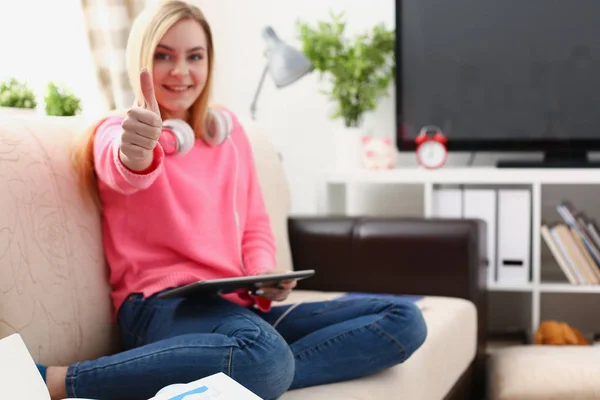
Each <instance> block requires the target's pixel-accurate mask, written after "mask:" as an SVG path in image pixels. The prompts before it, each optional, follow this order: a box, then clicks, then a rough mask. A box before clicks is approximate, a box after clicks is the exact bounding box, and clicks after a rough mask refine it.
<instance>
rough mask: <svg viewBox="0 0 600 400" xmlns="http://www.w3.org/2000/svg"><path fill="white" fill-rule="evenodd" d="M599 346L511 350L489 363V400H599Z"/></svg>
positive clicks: (495, 353) (493, 355)
mask: <svg viewBox="0 0 600 400" xmlns="http://www.w3.org/2000/svg"><path fill="white" fill-rule="evenodd" d="M598 360H600V346H545V345H544V346H535V345H532V346H525V345H524V346H512V347H507V348H504V349H500V350H496V351H494V352H493V353H492V354H491V356H490V363H489V382H490V388H489V398H490V400H513V399H527V400H542V399H543V400H548V399H560V400H592V399H600V379H599V378H598V377H600V362H598Z"/></svg>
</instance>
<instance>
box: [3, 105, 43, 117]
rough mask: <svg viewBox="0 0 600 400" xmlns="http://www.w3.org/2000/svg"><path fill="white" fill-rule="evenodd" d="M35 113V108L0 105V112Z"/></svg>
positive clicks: (11, 113)
mask: <svg viewBox="0 0 600 400" xmlns="http://www.w3.org/2000/svg"><path fill="white" fill-rule="evenodd" d="M36 113H37V109H35V108H19V107H0V114H10V115H23V116H27V115H34V114H36Z"/></svg>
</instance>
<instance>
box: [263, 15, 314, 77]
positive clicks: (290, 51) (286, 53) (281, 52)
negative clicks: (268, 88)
mask: <svg viewBox="0 0 600 400" xmlns="http://www.w3.org/2000/svg"><path fill="white" fill-rule="evenodd" d="M263 37H264V39H265V41H266V42H267V52H266V57H267V60H268V68H269V73H270V74H271V78H272V79H273V81H274V82H275V86H277V88H282V87H284V86H287V85H289V84H291V83H294V82H295V81H297V80H298V79H300V78H301V77H303V76H304V75H306V74H308V73H310V72H312V70H313V68H314V66H313V65H312V63H311V62H310V60H309V59H308V58H307V57H306V56H305V55H304V53H302V52H301V51H300V50H297V49H295V48H293V47H291V46H289V45H287V44H285V43H284V42H283V41H281V40H280V39H279V38H278V37H277V34H276V33H275V31H274V30H273V28H271V27H266V28H265V29H264V30H263Z"/></svg>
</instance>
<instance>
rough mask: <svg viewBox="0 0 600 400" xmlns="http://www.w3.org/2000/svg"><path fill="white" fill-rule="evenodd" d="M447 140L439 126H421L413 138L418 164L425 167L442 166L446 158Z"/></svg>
mask: <svg viewBox="0 0 600 400" xmlns="http://www.w3.org/2000/svg"><path fill="white" fill-rule="evenodd" d="M447 142H448V140H447V139H446V137H445V136H444V134H443V133H442V130H441V129H440V128H439V127H437V126H435V125H427V126H424V127H423V128H421V131H420V132H419V135H418V136H417V138H416V139H415V143H416V144H417V149H416V155H417V161H418V162H419V164H420V165H421V166H423V167H425V168H427V169H435V168H440V167H442V166H443V165H444V164H445V163H446V159H447V158H448V150H447V148H446V143H447Z"/></svg>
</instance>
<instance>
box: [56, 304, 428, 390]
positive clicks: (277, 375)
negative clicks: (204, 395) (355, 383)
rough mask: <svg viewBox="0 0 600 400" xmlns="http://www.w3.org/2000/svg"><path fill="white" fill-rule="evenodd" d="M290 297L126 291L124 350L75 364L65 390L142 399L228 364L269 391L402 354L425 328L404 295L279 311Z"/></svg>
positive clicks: (366, 369) (340, 375) (367, 367)
mask: <svg viewBox="0 0 600 400" xmlns="http://www.w3.org/2000/svg"><path fill="white" fill-rule="evenodd" d="M289 307H291V306H289V305H285V306H274V307H273V308H272V310H271V311H270V312H268V313H263V312H261V311H259V310H255V309H253V308H245V307H242V306H239V305H237V304H234V303H232V302H229V301H227V300H224V299H221V298H219V297H214V298H206V299H202V300H201V301H200V300H195V301H192V300H184V299H181V298H172V299H159V298H157V297H156V296H152V297H149V298H147V299H144V298H143V297H142V296H141V295H139V294H133V295H130V296H129V297H128V298H127V300H126V301H125V303H124V304H123V306H122V307H121V309H120V310H119V314H118V325H119V329H120V333H121V338H122V341H123V344H124V346H125V350H124V351H123V352H120V353H118V354H114V355H110V356H106V357H102V358H99V359H97V360H90V361H83V362H78V363H74V364H72V365H71V366H70V367H69V370H68V373H67V380H66V384H67V393H68V395H69V397H84V398H96V399H103V400H104V399H110V400H119V399H129V400H132V399H144V400H145V399H148V398H150V397H152V396H154V395H155V394H156V392H158V391H159V390H160V389H162V388H163V387H165V386H167V385H170V384H173V383H187V382H192V381H195V380H197V379H200V378H202V377H205V376H208V375H212V374H215V373H218V372H223V373H225V374H227V375H229V376H230V377H232V378H233V379H235V380H236V381H237V382H239V383H240V384H242V385H244V386H245V387H247V388H248V389H249V390H251V391H252V392H254V393H256V394H257V395H258V396H259V397H261V398H263V399H265V400H271V399H277V398H279V397H280V396H281V395H283V393H285V392H286V391H287V390H290V389H296V388H301V387H307V386H313V385H320V384H327V383H331V382H338V381H344V380H349V379H354V378H359V377H362V376H365V375H369V374H372V373H375V372H377V371H380V370H383V369H385V368H389V367H392V366H393V365H396V364H399V363H402V362H404V361H405V360H406V359H408V358H409V357H410V356H411V354H412V353H413V352H414V351H415V350H417V349H418V348H419V347H420V346H421V344H422V343H423V342H424V340H425V337H426V336H427V328H426V325H425V322H424V320H423V317H422V315H421V312H420V310H419V309H418V308H417V307H416V306H415V305H414V303H413V302H411V301H409V300H405V299H402V298H401V297H396V298H378V297H376V296H374V297H372V298H360V299H349V300H344V301H342V300H334V301H328V302H316V303H302V304H300V305H298V306H296V307H295V308H293V309H292V310H291V311H290V312H289V313H288V314H287V315H285V316H284V318H283V319H282V320H281V321H278V320H279V319H280V317H282V316H283V314H284V313H285V312H286V311H287V310H288V308H289ZM276 322H278V323H277V324H276V326H275V327H274V325H275V323H276Z"/></svg>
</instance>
